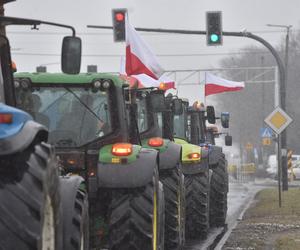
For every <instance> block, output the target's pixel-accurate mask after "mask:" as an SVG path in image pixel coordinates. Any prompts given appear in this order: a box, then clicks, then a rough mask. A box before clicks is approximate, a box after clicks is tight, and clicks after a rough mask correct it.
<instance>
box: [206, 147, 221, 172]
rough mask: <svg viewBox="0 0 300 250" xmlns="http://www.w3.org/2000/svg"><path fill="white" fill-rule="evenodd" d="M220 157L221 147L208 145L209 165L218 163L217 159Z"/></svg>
mask: <svg viewBox="0 0 300 250" xmlns="http://www.w3.org/2000/svg"><path fill="white" fill-rule="evenodd" d="M221 157H222V147H219V146H215V145H210V149H209V156H208V159H209V160H208V162H209V166H210V167H213V166H215V165H216V164H218V162H219V160H220V159H221Z"/></svg>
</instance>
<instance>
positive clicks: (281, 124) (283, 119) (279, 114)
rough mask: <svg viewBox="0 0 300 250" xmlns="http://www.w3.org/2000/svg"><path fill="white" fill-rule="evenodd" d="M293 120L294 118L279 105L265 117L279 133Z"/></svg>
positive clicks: (266, 121)
mask: <svg viewBox="0 0 300 250" xmlns="http://www.w3.org/2000/svg"><path fill="white" fill-rule="evenodd" d="M292 121H293V119H292V118H291V117H289V115H288V114H287V113H285V112H284V111H283V110H282V109H281V108H279V107H277V108H275V109H274V110H273V112H272V113H271V114H269V115H268V117H267V118H266V119H265V123H267V124H268V125H269V126H270V127H271V128H272V129H273V130H274V131H275V133H277V134H280V133H281V132H282V131H283V130H284V129H285V128H286V127H287V126H288V125H289V124H290V123H291V122H292Z"/></svg>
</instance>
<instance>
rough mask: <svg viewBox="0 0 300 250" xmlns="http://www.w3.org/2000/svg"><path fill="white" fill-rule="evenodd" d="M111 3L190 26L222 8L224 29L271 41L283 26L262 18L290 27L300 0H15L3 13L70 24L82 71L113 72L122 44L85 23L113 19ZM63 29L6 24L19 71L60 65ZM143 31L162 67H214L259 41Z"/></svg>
mask: <svg viewBox="0 0 300 250" xmlns="http://www.w3.org/2000/svg"><path fill="white" fill-rule="evenodd" d="M112 8H128V11H129V20H130V22H131V24H132V25H134V26H136V27H146V28H176V29H190V30H205V12H206V11H213V10H220V11H222V12H223V30H224V31H241V30H243V29H247V30H248V31H251V32H254V33H256V34H259V35H260V36H262V37H264V38H265V39H267V40H268V41H269V42H270V43H271V44H273V45H276V44H278V43H279V42H280V41H281V39H282V37H283V35H284V29H279V28H270V27H267V26H266V24H268V23H271V24H284V25H293V29H294V30H297V29H299V24H300V15H299V11H300V0H206V1H203V0H202V1H201V0H185V1H184V0H151V1H145V0H123V1H117V0H106V1H104V0H51V1H46V0H17V1H16V2H12V3H9V4H7V5H6V8H5V11H6V15H7V16H17V17H26V18H34V19H43V20H46V21H53V22H60V23H65V24H70V25H73V26H74V27H75V28H76V30H77V32H78V34H79V35H80V36H81V37H82V39H83V62H82V71H86V65H87V64H96V65H98V69H99V71H103V72H105V71H109V72H115V71H118V70H119V67H120V56H121V55H124V54H125V49H124V44H123V43H121V44H120V43H118V44H115V43H113V37H112V32H111V31H106V30H95V29H87V28H86V25H88V24H94V25H111V23H112V22H111V19H112V17H111V9H112ZM57 33H58V34H57ZM64 34H66V35H68V34H69V33H68V31H67V30H64V29H56V28H51V27H50V28H49V27H46V26H41V27H40V29H39V31H32V30H31V29H30V28H28V27H27V28H24V27H22V28H17V29H16V28H12V27H10V28H8V36H9V38H10V41H11V46H12V48H13V59H14V60H15V61H16V62H17V65H18V71H34V70H35V67H36V66H37V65H40V64H46V65H47V67H48V70H49V71H58V70H59V69H60V65H59V62H60V57H59V53H60V50H61V48H60V47H61V40H62V37H63V35H64ZM141 35H142V36H143V38H144V39H145V40H146V41H147V42H148V44H149V45H150V46H151V48H152V50H153V51H154V52H155V53H156V54H157V55H158V58H159V61H160V63H161V64H162V66H163V67H164V68H165V69H166V70H176V69H199V68H213V67H217V66H218V63H219V60H220V58H222V57H224V56H230V52H239V51H240V49H241V48H242V47H243V46H245V45H258V44H257V43H256V42H251V41H250V40H249V39H246V38H229V37H224V39H223V43H224V45H223V46H219V47H207V46H206V38H205V36H188V35H166V34H157V33H156V34H155V33H141ZM227 53H228V54H227ZM32 54H34V55H32ZM39 54H43V55H42V56H41V55H39ZM44 54H46V55H44ZM224 54H225V55H224Z"/></svg>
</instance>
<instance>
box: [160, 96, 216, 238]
mask: <svg viewBox="0 0 300 250" xmlns="http://www.w3.org/2000/svg"><path fill="white" fill-rule="evenodd" d="M166 106H167V110H166V111H165V112H164V113H163V124H164V126H163V128H164V129H163V137H165V138H170V139H171V140H174V142H175V143H176V144H178V145H181V147H182V154H181V162H182V172H183V173H184V188H185V204H186V208H185V213H186V222H185V235H186V238H187V239H205V238H206V237H207V234H208V231H209V191H210V186H209V165H208V150H207V148H206V147H200V146H199V145H198V144H192V143H190V142H189V141H190V140H191V136H192V133H191V132H192V131H191V126H190V125H191V124H190V116H191V113H190V111H189V103H188V101H187V100H185V99H179V98H177V97H176V96H173V95H171V94H168V95H167V97H166ZM173 110H176V112H174V111H173Z"/></svg>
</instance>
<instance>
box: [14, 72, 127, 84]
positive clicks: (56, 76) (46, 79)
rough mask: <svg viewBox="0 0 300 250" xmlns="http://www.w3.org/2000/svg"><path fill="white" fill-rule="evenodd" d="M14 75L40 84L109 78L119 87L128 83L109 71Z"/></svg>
mask: <svg viewBox="0 0 300 250" xmlns="http://www.w3.org/2000/svg"><path fill="white" fill-rule="evenodd" d="M14 77H15V78H27V79H28V78H29V79H30V81H31V82H32V83H38V84H43V83H44V84H85V83H93V82H95V80H97V79H109V80H111V81H112V82H113V83H114V84H115V85H116V86H118V87H123V86H124V85H125V84H126V82H125V81H124V80H123V79H121V78H120V77H119V75H113V74H109V73H81V74H77V75H69V74H64V73H15V74H14Z"/></svg>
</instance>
